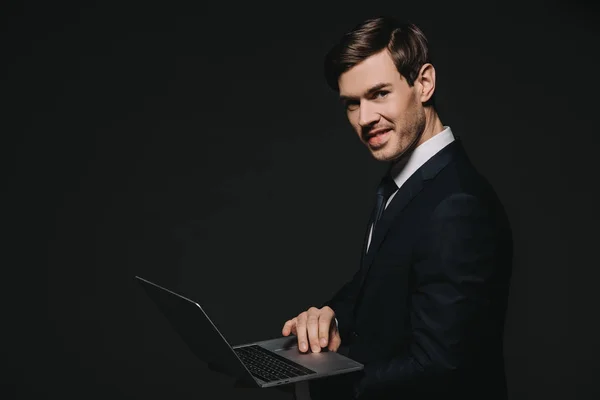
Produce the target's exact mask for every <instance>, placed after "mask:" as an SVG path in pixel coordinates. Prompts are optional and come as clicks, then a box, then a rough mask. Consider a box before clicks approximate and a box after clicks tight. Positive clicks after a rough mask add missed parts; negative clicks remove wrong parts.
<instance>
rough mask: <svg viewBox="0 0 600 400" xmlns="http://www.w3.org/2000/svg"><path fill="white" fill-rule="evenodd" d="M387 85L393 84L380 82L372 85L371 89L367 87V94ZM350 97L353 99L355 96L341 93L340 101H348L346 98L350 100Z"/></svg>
mask: <svg viewBox="0 0 600 400" xmlns="http://www.w3.org/2000/svg"><path fill="white" fill-rule="evenodd" d="M387 86H392V84H391V83H387V82H382V83H378V84H376V85H374V86H371V87H370V88H369V89H367V90H366V91H365V95H369V94H372V93H374V92H376V91H378V90H381V89H383V88H384V87H387ZM350 99H353V97H351V96H342V95H340V101H346V100H350Z"/></svg>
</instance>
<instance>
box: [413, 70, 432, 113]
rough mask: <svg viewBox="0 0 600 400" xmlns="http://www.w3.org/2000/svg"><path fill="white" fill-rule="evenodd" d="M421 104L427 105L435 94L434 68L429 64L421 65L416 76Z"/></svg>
mask: <svg viewBox="0 0 600 400" xmlns="http://www.w3.org/2000/svg"><path fill="white" fill-rule="evenodd" d="M416 83H418V85H419V87H418V89H419V92H420V93H419V96H421V97H420V100H421V103H423V104H425V103H427V102H428V101H429V100H430V99H431V98H432V96H433V92H435V68H434V67H433V65H431V64H430V63H426V64H423V66H422V67H421V69H420V70H419V75H418V76H417V82H416Z"/></svg>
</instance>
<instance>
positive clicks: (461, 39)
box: [0, 0, 600, 399]
mask: <svg viewBox="0 0 600 400" xmlns="http://www.w3.org/2000/svg"><path fill="white" fill-rule="evenodd" d="M190 4H191V2H190V3H189V4H188V3H175V2H162V3H148V2H140V3H132V2H122V3H116V2H115V3H107V2H96V3H93V2H88V3H83V2H79V3H73V4H70V5H66V4H53V3H52V2H44V3H31V2H8V3H3V5H2V13H1V17H0V18H1V23H2V42H1V45H2V47H1V48H2V86H1V92H2V94H3V95H2V98H3V106H2V120H3V124H2V125H3V126H4V127H3V129H2V141H3V144H2V146H1V148H2V150H4V151H3V153H5V155H4V156H3V157H2V159H3V161H4V162H5V166H4V168H3V171H4V175H5V177H4V182H5V185H4V187H5V195H4V196H3V197H4V200H5V205H4V206H3V211H4V215H5V223H4V227H5V232H6V240H5V241H4V243H5V245H4V246H3V248H4V251H3V252H4V255H5V257H4V262H3V263H2V264H3V265H2V267H3V268H2V272H3V278H2V281H1V282H2V290H1V292H2V297H3V299H2V305H3V307H2V310H3V311H2V318H3V319H2V321H3V322H2V332H3V333H2V348H3V354H2V364H3V367H4V371H3V373H2V378H1V381H2V383H3V386H2V387H3V390H4V391H5V394H7V395H8V396H7V397H8V398H11V397H14V398H48V397H50V396H76V397H77V398H86V399H88V398H89V399H92V398H93V399H95V398H108V397H110V398H140V399H141V398H143V399H148V398H171V399H188V398H223V397H228V398H229V397H231V398H238V399H245V398H257V399H258V398H265V399H286V398H289V395H285V394H282V393H279V392H277V391H274V390H240V389H232V388H231V381H230V380H228V379H227V378H225V377H223V376H221V375H219V374H216V373H213V372H211V371H209V370H208V369H207V368H206V366H205V365H204V364H202V363H201V362H199V361H198V360H197V359H195V358H194V356H193V355H191V354H190V352H189V351H188V349H187V348H186V346H185V344H184V343H183V342H182V341H181V340H180V339H179V337H178V336H177V335H176V334H175V333H174V332H173V330H172V329H171V328H170V326H169V325H168V322H167V321H166V320H165V319H164V318H163V316H162V315H161V314H160V313H159V312H158V311H157V309H156V308H155V307H154V304H152V303H151V301H150V300H149V299H148V298H147V297H145V295H144V293H143V291H142V290H141V288H139V287H138V286H137V285H136V283H135V281H134V278H133V277H134V275H141V276H144V277H146V278H148V279H150V280H153V281H156V282H158V283H161V284H163V285H164V286H167V287H170V288H172V289H175V290H178V291H181V292H182V293H185V294H187V295H189V296H190V297H192V298H194V299H196V300H198V301H199V302H201V303H203V304H205V305H206V308H207V309H208V311H209V313H210V314H211V315H212V316H213V317H214V320H215V322H216V323H217V325H218V326H220V328H221V329H222V331H223V333H224V334H225V336H226V337H228V338H229V339H230V340H231V342H233V343H241V342H249V341H253V340H259V339H264V338H267V337H277V336H279V335H280V330H281V326H282V324H283V322H284V321H285V320H287V319H288V318H291V317H293V316H295V315H296V314H297V313H299V312H301V311H302V310H304V309H306V308H307V307H309V306H311V305H317V304H320V303H321V302H322V301H324V300H326V299H327V298H328V297H329V296H330V295H331V294H332V293H333V292H334V291H335V290H336V289H337V288H338V287H339V286H340V285H341V284H342V283H343V282H344V281H345V280H346V279H348V278H349V277H350V276H351V275H352V273H353V272H354V271H355V269H356V268H357V267H358V260H359V254H360V246H361V243H362V238H363V234H364V228H365V223H366V220H367V217H368V214H369V211H370V208H371V206H372V194H373V190H374V188H375V185H376V183H377V181H378V179H379V175H380V173H381V172H382V171H383V168H384V166H383V165H382V164H378V163H377V162H375V161H373V160H372V159H371V157H370V156H369V154H368V153H367V151H366V150H365V149H364V147H363V146H362V144H361V143H360V142H359V141H358V139H357V138H356V136H355V134H354V133H353V132H352V130H351V128H350V126H349V125H348V124H347V122H346V120H345V116H344V113H343V110H342V109H341V108H340V106H339V104H338V102H337V98H336V94H335V93H334V92H332V91H330V90H329V89H328V88H327V86H326V84H325V81H324V79H323V76H322V59H323V56H324V54H325V52H326V51H327V50H328V49H329V47H330V46H331V45H332V44H333V43H334V41H335V40H336V39H337V38H338V37H339V36H340V35H341V34H342V33H343V32H345V31H346V30H348V29H350V28H351V27H352V26H354V25H355V24H356V23H358V22H360V21H361V20H362V19H363V18H365V17H370V16H375V15H379V14H394V15H396V16H399V17H401V18H404V19H408V20H411V21H413V22H415V23H417V25H419V26H420V27H421V28H422V29H423V30H424V31H425V33H426V35H427V36H428V38H429V40H430V42H431V47H432V50H433V55H434V64H435V66H436V68H437V77H438V86H437V96H438V100H437V101H438V104H439V111H440V115H441V118H442V122H443V123H444V124H446V125H449V126H451V128H452V129H453V132H454V133H455V134H456V135H458V136H460V137H462V139H463V141H464V143H465V146H466V147H467V151H468V152H469V154H470V156H471V158H472V160H473V162H474V163H475V164H476V166H477V167H478V168H479V169H480V171H481V172H483V173H484V174H485V175H486V176H487V177H488V178H489V180H490V181H492V183H493V184H494V186H495V187H496V189H497V192H498V193H499V195H500V197H501V199H502V201H503V202H504V204H505V206H506V208H507V210H508V213H509V216H510V218H511V222H512V225H513V229H514V233H515V245H516V257H515V270H514V278H513V284H512V288H511V297H510V309H509V315H508V322H507V327H506V360H507V373H508V380H509V390H510V395H511V396H510V397H511V399H542V398H544V399H548V398H553V399H554V398H561V399H563V398H569V399H592V398H598V397H599V396H600V390H599V389H598V386H597V384H596V380H597V376H598V372H599V371H598V370H599V368H598V363H597V359H596V356H597V354H598V351H597V350H598V340H597V338H598V337H599V336H600V330H599V329H598V324H597V323H594V321H595V320H597V315H598V314H597V311H596V307H595V305H596V304H597V303H598V290H597V284H596V281H595V279H596V278H597V277H598V272H597V269H598V258H597V257H596V250H597V237H598V235H597V218H598V211H597V206H596V202H597V200H598V197H597V195H596V194H594V192H596V190H595V189H596V186H597V181H598V179H597V177H596V171H597V168H596V165H595V163H596V159H597V156H596V153H597V151H596V148H595V147H596V143H597V141H598V140H597V129H596V114H597V110H598V107H597V101H596V96H597V90H598V75H597V70H598V63H597V62H596V60H595V57H596V52H597V49H598V29H597V22H596V17H597V9H596V7H591V6H589V5H587V4H585V3H583V2H580V3H570V4H569V5H567V3H566V2H529V3H528V2H517V1H511V2H505V1H503V2H497V3H493V2H490V3H488V2H462V3H460V2H448V1H439V0H438V1H428V2H419V3H408V2H406V3H404V2H388V3H385V4H384V3H381V2H378V1H368V2H355V3H352V2H339V3H331V4H330V3H327V2H319V3H300V2H298V3H290V4H287V3H285V4H284V3H273V4H272V5H267V4H254V3H253V4H242V3H240V4H238V5H236V4H232V3H225V2H222V3H220V4H208V3H206V4H203V3H201V2H194V4H193V5H190ZM0 397H3V398H4V397H5V396H4V395H2V394H0Z"/></svg>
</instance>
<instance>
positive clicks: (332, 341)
mask: <svg viewBox="0 0 600 400" xmlns="http://www.w3.org/2000/svg"><path fill="white" fill-rule="evenodd" d="M341 344H342V338H341V336H340V333H339V331H338V328H337V324H336V323H335V321H332V323H331V328H330V331H329V345H328V346H327V348H328V349H329V350H331V351H337V350H338V349H339V348H340V345H341Z"/></svg>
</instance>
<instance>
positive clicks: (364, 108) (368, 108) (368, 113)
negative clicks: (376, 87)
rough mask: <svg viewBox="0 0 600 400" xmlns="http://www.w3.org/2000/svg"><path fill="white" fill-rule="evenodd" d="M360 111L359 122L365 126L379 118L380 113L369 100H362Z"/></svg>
mask: <svg viewBox="0 0 600 400" xmlns="http://www.w3.org/2000/svg"><path fill="white" fill-rule="evenodd" d="M358 112H359V115H358V123H359V125H360V126H361V127H363V128H364V127H367V126H369V125H373V124H375V123H376V122H377V121H378V120H379V114H378V113H377V112H376V110H375V109H374V107H373V106H372V105H371V104H369V102H366V101H365V102H362V104H361V105H360V109H359V111H358Z"/></svg>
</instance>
